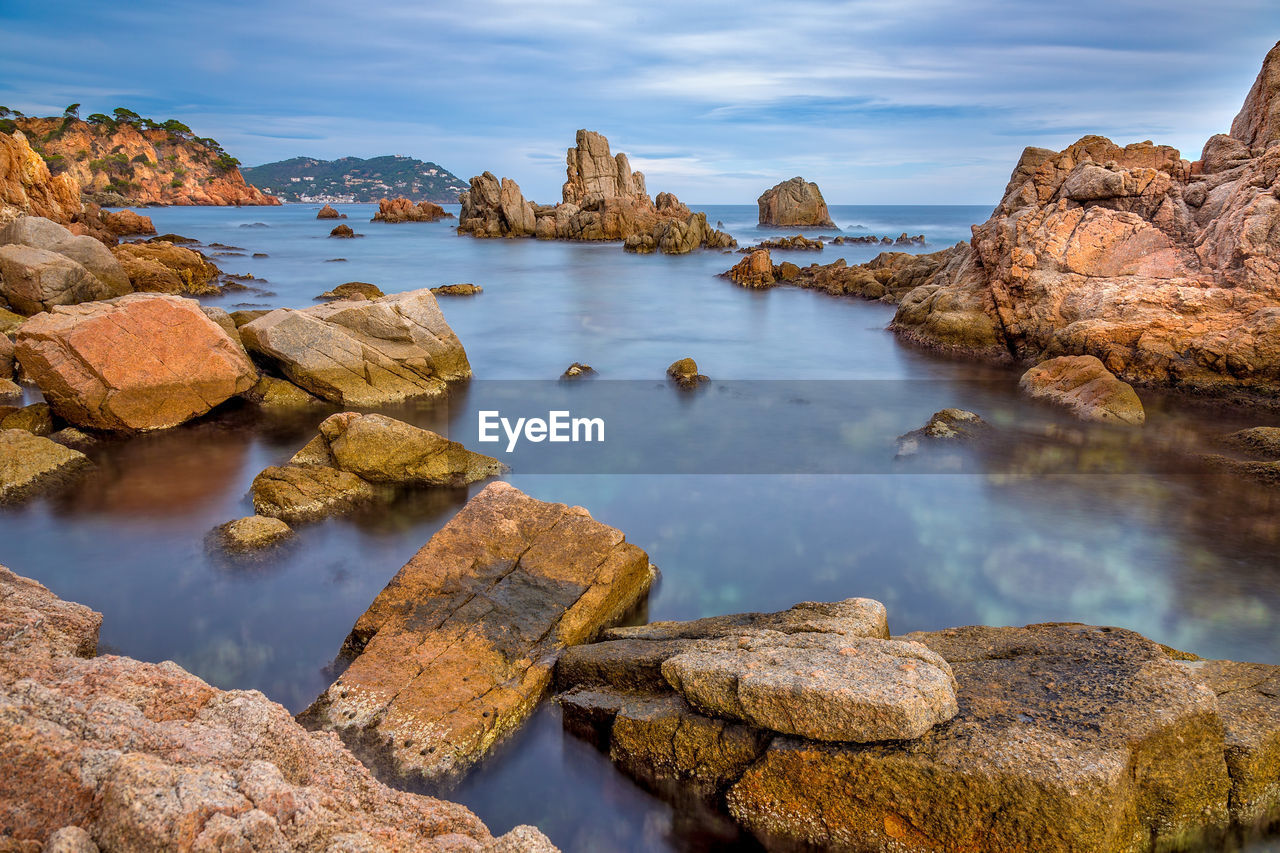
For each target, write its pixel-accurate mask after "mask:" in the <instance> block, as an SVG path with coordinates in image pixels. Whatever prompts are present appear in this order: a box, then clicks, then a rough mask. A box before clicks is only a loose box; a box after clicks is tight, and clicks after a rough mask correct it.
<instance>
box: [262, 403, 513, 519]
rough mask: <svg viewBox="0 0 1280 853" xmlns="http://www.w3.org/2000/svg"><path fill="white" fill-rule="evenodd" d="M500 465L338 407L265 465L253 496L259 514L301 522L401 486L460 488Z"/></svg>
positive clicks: (424, 433) (426, 433) (398, 424)
mask: <svg viewBox="0 0 1280 853" xmlns="http://www.w3.org/2000/svg"><path fill="white" fill-rule="evenodd" d="M505 470H506V466H505V465H503V464H502V463H501V462H499V461H498V460H496V459H494V458H492V457H490V456H484V455H483V454H480V453H473V452H471V451H470V450H467V449H466V448H465V447H463V446H462V445H461V444H459V443H458V442H456V441H450V440H448V439H447V438H444V437H443V436H440V435H437V434H436V433H434V432H431V431H430V430H425V429H419V428H418V427H415V426H413V425H411V424H407V423H404V422H403V421H398V420H395V419H394V418H388V417H386V416H385V415H362V414H358V413H356V412H341V413H339V414H336V415H331V416H330V417H328V418H326V419H325V420H324V421H323V422H321V424H320V434H319V435H317V436H316V437H315V438H314V439H312V440H311V441H310V442H308V444H307V445H306V447H304V448H302V450H300V451H298V453H296V454H294V456H293V458H292V459H291V460H290V461H289V464H288V465H285V466H272V467H269V468H266V469H264V470H263V471H262V472H261V473H260V474H258V476H257V477H255V478H254V480H253V486H252V488H251V494H252V496H253V506H254V510H255V511H256V512H257V513H258V514H259V515H266V516H272V517H274V518H281V519H285V520H288V521H305V520H311V519H315V518H320V517H322V516H325V515H332V514H334V513H337V512H342V511H345V510H347V509H350V508H352V507H354V506H357V505H359V504H362V503H367V502H369V501H372V500H374V499H376V498H377V497H379V495H381V494H383V492H381V491H380V490H379V489H377V488H375V485H377V486H387V487H399V488H422V487H455V486H465V485H467V484H468V483H474V482H476V481H478V480H483V479H486V478H488V477H494V476H497V475H498V474H501V473H502V472H503V471H505Z"/></svg>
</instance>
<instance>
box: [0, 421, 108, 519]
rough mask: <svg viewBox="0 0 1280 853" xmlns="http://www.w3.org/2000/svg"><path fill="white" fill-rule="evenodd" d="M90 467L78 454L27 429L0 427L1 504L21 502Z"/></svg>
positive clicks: (82, 455) (83, 457) (85, 459)
mask: <svg viewBox="0 0 1280 853" xmlns="http://www.w3.org/2000/svg"><path fill="white" fill-rule="evenodd" d="M89 467H91V463H90V462H89V460H88V458H87V457H85V455H84V454H83V453H80V452H79V451H76V450H72V449H71V448H69V447H63V446H62V445H60V444H56V443H54V442H52V441H50V440H49V439H47V438H43V437H42V436H38V435H36V434H34V433H31V432H28V431H26V430H22V429H8V428H0V503H7V502H10V501H19V500H24V499H26V498H28V497H31V496H32V495H34V494H35V493H37V492H39V491H41V490H43V489H46V488H49V487H51V486H55V485H58V484H59V483H62V482H65V481H67V480H68V479H70V478H72V477H75V476H77V475H79V474H80V473H82V472H83V471H84V470H85V469H87V468H89Z"/></svg>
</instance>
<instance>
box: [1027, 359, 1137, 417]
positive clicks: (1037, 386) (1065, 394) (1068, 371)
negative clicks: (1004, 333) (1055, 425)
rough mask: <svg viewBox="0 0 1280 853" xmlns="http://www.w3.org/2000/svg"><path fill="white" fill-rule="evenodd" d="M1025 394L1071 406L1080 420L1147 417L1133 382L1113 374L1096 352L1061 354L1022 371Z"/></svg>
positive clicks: (1068, 407) (1069, 407) (1065, 406)
mask: <svg viewBox="0 0 1280 853" xmlns="http://www.w3.org/2000/svg"><path fill="white" fill-rule="evenodd" d="M1018 385H1019V386H1020V387H1021V388H1022V390H1023V391H1024V392H1026V393H1027V395H1028V396H1030V397H1032V398H1033V399H1036V400H1047V401H1049V402H1051V403H1056V404H1057V405H1060V406H1063V407H1064V408H1067V409H1069V410H1071V413H1072V414H1074V415H1075V416H1076V417H1078V418H1080V419H1081V420H1086V421H1098V422H1101V423H1120V424H1130V425H1132V426H1141V425H1142V424H1143V423H1144V422H1145V421H1146V419H1147V413H1146V411H1145V410H1144V409H1143V408H1142V401H1141V400H1139V399H1138V395H1137V393H1136V392H1135V391H1134V390H1133V386H1132V385H1130V384H1129V383H1127V382H1123V381H1121V380H1120V379H1118V378H1116V376H1115V374H1113V373H1112V372H1111V371H1110V370H1107V368H1106V365H1104V364H1103V363H1102V362H1101V361H1100V360H1099V359H1098V358H1097V357H1096V356H1092V355H1064V356H1059V357H1058V358H1051V359H1049V360H1048V361H1042V362H1040V363H1039V364H1037V365H1036V366H1035V367H1033V368H1031V369H1030V370H1028V371H1027V372H1026V373H1024V374H1022V379H1021V380H1019V382H1018Z"/></svg>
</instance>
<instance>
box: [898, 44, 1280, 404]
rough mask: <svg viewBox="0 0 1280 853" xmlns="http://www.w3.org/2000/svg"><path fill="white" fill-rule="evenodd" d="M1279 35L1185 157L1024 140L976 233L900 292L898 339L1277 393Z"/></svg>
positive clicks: (1096, 140) (1162, 380) (1101, 141)
mask: <svg viewBox="0 0 1280 853" xmlns="http://www.w3.org/2000/svg"><path fill="white" fill-rule="evenodd" d="M1278 117H1280V45H1277V46H1276V47H1275V48H1273V49H1272V50H1271V52H1270V53H1269V54H1268V55H1267V58H1266V60H1265V62H1264V65H1263V68H1262V72H1261V73H1260V74H1259V75H1258V81H1257V83H1255V84H1254V86H1253V89H1252V90H1251V91H1250V93H1249V95H1248V97H1247V99H1246V101H1245V104H1244V108H1243V109H1242V110H1241V112H1240V115H1239V116H1238V117H1237V118H1236V120H1235V122H1234V123H1233V124H1232V132H1231V134H1230V135H1228V134H1219V135H1217V136H1214V137H1213V138H1211V139H1210V140H1209V141H1208V142H1207V143H1206V144H1205V147H1204V151H1203V154H1202V155H1201V159H1200V160H1198V161H1196V162H1188V161H1186V160H1184V159H1182V158H1181V156H1180V155H1179V153H1178V152H1177V151H1176V150H1175V149H1173V148H1169V147H1167V146H1160V145H1153V144H1152V143H1150V142H1141V143H1136V144H1133V145H1128V146H1125V147H1123V148H1122V147H1120V146H1118V145H1115V144H1113V143H1112V142H1111V141H1110V140H1108V139H1105V138H1103V137H1100V136H1086V137H1084V138H1083V139H1081V140H1080V141H1078V142H1076V143H1075V144H1074V145H1072V146H1070V147H1069V148H1067V149H1066V150H1064V151H1061V152H1055V151H1049V150H1046V149H1043V148H1028V149H1027V150H1026V151H1025V152H1023V155H1022V158H1021V159H1020V160H1019V162H1018V165H1017V166H1016V167H1015V169H1014V171H1013V175H1012V176H1011V178H1010V180H1009V184H1008V187H1007V188H1006V190H1005V195H1004V198H1003V199H1002V200H1001V202H1000V204H999V206H997V207H996V209H995V211H994V212H993V213H992V216H991V218H990V219H989V220H987V222H986V223H984V224H982V225H978V226H975V227H974V229H973V239H972V240H971V241H970V242H969V244H968V245H966V246H964V247H963V249H962V250H961V251H959V252H957V253H956V254H954V255H953V256H951V257H950V258H948V259H947V260H946V263H945V264H944V265H943V266H942V267H941V268H940V269H938V271H937V272H936V273H935V274H934V275H933V276H932V277H931V278H930V280H929V281H927V282H926V283H925V284H924V285H922V286H921V287H919V288H917V289H916V290H914V291H912V292H911V293H909V294H907V296H906V297H905V298H904V299H903V301H902V305H901V307H900V308H899V310H898V314H897V316H896V317H895V318H894V328H895V329H896V330H897V331H899V332H900V333H902V334H904V335H906V336H907V337H909V338H913V339H916V340H919V341H922V342H924V343H927V344H930V345H934V346H939V347H942V348H946V349H957V350H962V351H968V352H976V353H981V354H986V355H995V356H998V357H1002V358H1006V359H1009V358H1012V359H1014V360H1017V361H1038V360H1040V359H1045V358H1052V357H1055V356H1060V355H1093V356H1097V357H1098V358H1100V359H1101V360H1102V361H1103V362H1104V363H1105V364H1106V365H1107V367H1108V368H1110V369H1111V370H1112V371H1113V372H1115V373H1116V374H1118V375H1120V376H1122V377H1123V378H1125V379H1127V380H1129V381H1136V382H1142V383H1147V384H1158V385H1169V386H1176V387H1180V388H1183V389H1186V390H1194V391H1208V392H1229V393H1235V392H1240V391H1243V392H1248V393H1249V394H1250V395H1252V396H1262V397H1266V398H1271V399H1273V400H1275V399H1280V118H1278Z"/></svg>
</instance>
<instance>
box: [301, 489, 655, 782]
mask: <svg viewBox="0 0 1280 853" xmlns="http://www.w3.org/2000/svg"><path fill="white" fill-rule="evenodd" d="M654 573H655V570H654V569H653V567H652V566H651V565H650V564H649V558H648V556H647V555H646V554H645V552H644V551H642V550H641V549H639V548H637V547H636V546H635V545H632V544H630V543H628V542H627V541H626V540H625V538H624V537H623V535H622V533H621V532H620V531H618V530H615V529H614V528H612V527H609V526H607V525H604V524H601V523H600V522H598V521H595V520H593V519H592V518H591V516H590V514H589V513H588V512H587V511H586V510H585V509H582V508H581V507H568V506H565V505H564V504H553V503H543V502H542V501H537V500H534V499H533V498H530V497H528V496H526V495H524V494H523V493H521V492H520V491H518V490H517V489H515V488H513V487H511V486H509V485H507V484H505V483H493V484H490V485H489V486H487V487H486V488H485V489H484V491H482V492H480V493H479V494H478V495H476V496H475V497H474V498H472V499H471V501H470V502H468V504H467V505H466V506H465V507H463V509H462V510H461V511H460V512H459V513H458V514H457V515H456V516H454V518H453V519H452V520H450V521H449V523H448V524H446V525H445V526H444V528H442V529H441V530H440V532H439V533H437V534H436V535H435V536H433V537H432V538H431V541H430V542H428V543H427V544H426V546H424V547H423V549H422V550H421V551H419V552H418V553H417V555H415V556H414V557H413V559H411V560H410V561H409V562H408V563H407V564H406V565H405V566H404V568H402V569H401V570H400V571H399V573H398V574H397V575H396V576H395V577H394V578H393V579H392V580H391V583H390V584H388V585H387V587H386V589H384V590H383V591H382V593H380V594H379V595H378V597H377V598H376V599H375V600H374V602H373V604H372V605H371V606H370V607H369V609H368V610H367V611H366V612H365V613H364V615H363V616H361V617H360V619H359V620H357V622H356V625H355V628H354V629H353V630H352V632H351V635H350V636H349V637H348V638H347V643H346V646H345V648H344V653H345V654H346V655H348V656H350V657H353V658H354V659H353V660H352V661H351V665H350V666H349V667H348V668H347V669H346V670H345V671H344V672H343V674H342V675H341V676H340V677H339V678H338V680H337V681H336V682H334V684H333V685H332V686H330V687H329V688H328V689H327V690H326V691H325V692H324V693H323V694H321V696H320V697H319V698H318V699H317V700H316V701H315V703H314V704H312V706H311V707H310V708H308V709H307V710H306V711H304V712H303V713H302V714H301V715H300V719H301V720H303V721H304V723H305V724H306V725H309V726H312V727H316V728H322V729H326V730H330V731H336V732H338V733H339V734H340V735H341V736H342V738H343V740H345V741H346V742H347V743H348V745H350V746H351V747H352V748H353V749H354V750H355V751H356V752H357V753H358V754H360V755H362V756H364V757H365V758H366V759H367V760H369V761H371V762H373V763H374V764H376V765H377V766H379V767H380V768H382V769H384V771H385V772H386V773H388V774H390V775H393V776H395V777H400V778H405V777H409V778H416V779H420V780H425V781H427V782H430V783H435V784H442V783H446V782H448V781H450V780H452V779H456V778H457V777H458V776H459V775H460V774H461V773H462V772H464V771H465V770H466V769H467V768H468V767H470V766H471V765H472V764H474V763H475V762H476V761H478V760H479V759H480V758H482V757H483V756H484V755H485V754H486V753H487V752H488V751H489V749H490V748H491V747H492V746H493V745H494V744H495V743H497V742H498V741H500V740H501V739H503V738H504V737H506V736H507V735H509V734H510V733H512V732H513V731H515V730H516V729H517V728H519V726H520V724H521V723H522V722H523V721H524V720H525V719H526V718H527V717H528V716H529V714H530V713H532V711H533V709H534V708H535V707H536V705H537V703H538V701H539V700H540V699H541V697H542V696H543V694H544V693H545V692H546V690H547V688H548V686H549V685H550V682H551V675H552V671H553V668H554V666H555V661H556V658H557V657H558V656H559V654H560V652H561V651H562V650H564V649H565V648H566V647H569V646H573V645H575V644H578V643H582V642H585V641H587V640H590V639H592V638H593V637H594V636H595V635H596V634H597V633H598V632H599V631H600V629H601V628H603V627H604V626H607V625H609V624H610V623H612V622H614V621H615V620H617V619H619V618H620V617H621V616H622V615H623V614H624V613H625V612H626V611H627V610H629V609H630V608H631V607H633V606H634V605H635V604H636V603H637V602H638V601H640V600H641V598H642V597H643V596H644V594H645V592H646V591H647V590H648V587H649V584H650V583H651V581H652V579H653V577H654ZM428 661H429V664H427V662H428ZM420 662H421V663H420Z"/></svg>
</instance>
